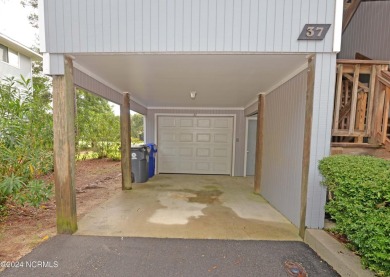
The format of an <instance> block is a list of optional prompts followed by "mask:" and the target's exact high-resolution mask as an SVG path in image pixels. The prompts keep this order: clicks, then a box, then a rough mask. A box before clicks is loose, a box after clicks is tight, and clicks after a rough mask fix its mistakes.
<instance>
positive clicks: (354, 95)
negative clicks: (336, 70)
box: [349, 64, 360, 135]
mask: <svg viewBox="0 0 390 277" xmlns="http://www.w3.org/2000/svg"><path fill="white" fill-rule="evenodd" d="M359 75H360V65H359V64H356V65H355V70H354V73H353V85H352V86H353V88H352V99H351V114H350V117H349V134H350V135H352V134H353V133H354V131H355V119H356V108H357V107H356V105H357V97H358V88H359Z"/></svg>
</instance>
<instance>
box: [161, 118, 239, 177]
mask: <svg viewBox="0 0 390 277" xmlns="http://www.w3.org/2000/svg"><path fill="white" fill-rule="evenodd" d="M161 123H162V124H161ZM157 124H158V125H157V132H158V133H157V136H158V141H157V142H158V144H159V155H158V158H157V162H158V171H159V172H160V173H190V174H228V175H230V174H231V162H232V150H233V118H232V117H223V118H219V117H180V116H179V117H174V116H161V117H158V122H157Z"/></svg>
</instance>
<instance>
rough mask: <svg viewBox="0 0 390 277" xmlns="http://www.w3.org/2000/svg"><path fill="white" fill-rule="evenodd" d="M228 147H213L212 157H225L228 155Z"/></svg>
mask: <svg viewBox="0 0 390 277" xmlns="http://www.w3.org/2000/svg"><path fill="white" fill-rule="evenodd" d="M228 152H229V151H228V149H226V148H215V149H214V155H213V156H214V157H219V158H226V157H228Z"/></svg>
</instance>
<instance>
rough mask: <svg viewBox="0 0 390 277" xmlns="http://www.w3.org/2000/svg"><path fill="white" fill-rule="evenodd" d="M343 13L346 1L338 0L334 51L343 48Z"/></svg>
mask: <svg viewBox="0 0 390 277" xmlns="http://www.w3.org/2000/svg"><path fill="white" fill-rule="evenodd" d="M343 14H344V1H343V0H336V5H335V16H334V24H333V28H334V30H333V52H340V50H341V37H342V33H343Z"/></svg>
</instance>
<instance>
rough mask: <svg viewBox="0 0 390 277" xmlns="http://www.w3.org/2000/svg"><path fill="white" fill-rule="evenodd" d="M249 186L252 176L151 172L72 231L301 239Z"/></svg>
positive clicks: (103, 234) (94, 211) (166, 235)
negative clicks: (156, 173) (149, 176)
mask: <svg viewBox="0 0 390 277" xmlns="http://www.w3.org/2000/svg"><path fill="white" fill-rule="evenodd" d="M252 186H253V178H244V177H230V176H210V175H204V176H203V175H178V174H171V175H169V174H164V175H157V176H155V177H154V178H152V179H150V180H149V181H148V182H147V183H143V184H135V185H134V188H133V190H131V191H121V192H119V193H118V194H116V195H115V196H114V197H113V198H111V199H110V200H108V201H107V202H105V203H104V204H103V205H100V206H99V207H97V208H96V209H95V210H92V211H91V212H90V213H88V214H87V215H86V216H85V217H84V218H83V219H81V221H80V222H79V230H78V232H77V233H76V235H94V236H124V237H155V238H190V239H234V240H290V241H291V240H295V241H299V240H301V239H300V237H299V236H298V230H297V228H296V227H295V226H293V225H292V224H291V223H290V222H289V221H288V220H287V219H286V218H284V217H283V216H282V215H281V214H280V213H279V212H278V211H276V210H275V209H274V208H272V207H271V206H270V205H269V204H268V203H267V202H266V201H265V200H264V199H263V198H262V197H261V196H259V195H255V194H254V193H253V187H252Z"/></svg>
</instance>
